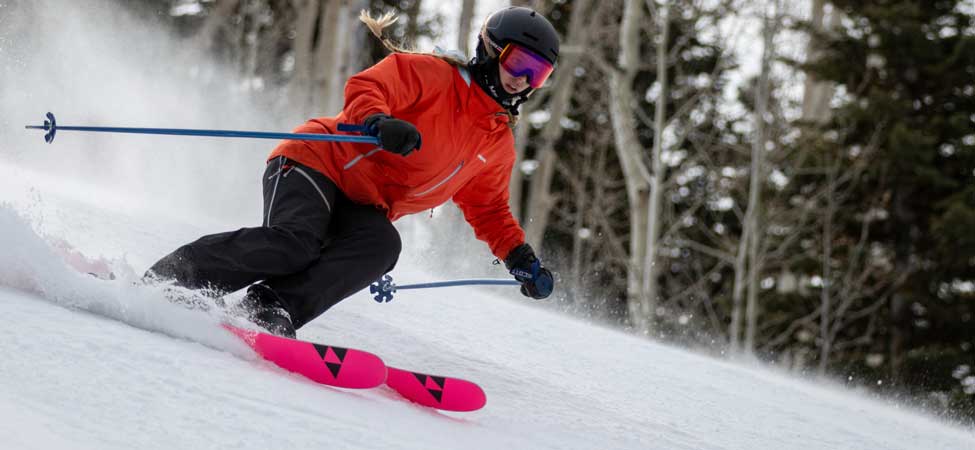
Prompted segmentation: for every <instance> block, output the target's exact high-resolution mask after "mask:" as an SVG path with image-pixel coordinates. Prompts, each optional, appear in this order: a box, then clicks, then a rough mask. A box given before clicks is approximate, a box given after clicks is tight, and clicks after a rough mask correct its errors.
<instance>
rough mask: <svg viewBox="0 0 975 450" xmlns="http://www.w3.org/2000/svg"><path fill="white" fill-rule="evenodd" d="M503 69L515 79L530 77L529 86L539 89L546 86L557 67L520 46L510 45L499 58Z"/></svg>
mask: <svg viewBox="0 0 975 450" xmlns="http://www.w3.org/2000/svg"><path fill="white" fill-rule="evenodd" d="M498 61H499V62H500V63H501V67H504V70H506V71H508V73H510V74H511V75H513V76H515V77H521V76H526V75H527V76H528V84H529V85H530V86H531V87H532V89H538V88H540V87H542V85H543V84H545V80H547V79H548V77H549V75H551V74H552V71H553V70H555V67H553V66H552V63H550V62H548V61H547V60H546V59H545V58H542V57H541V56H539V55H538V54H537V53H535V52H533V51H531V50H528V49H527V48H524V47H522V46H520V45H518V44H508V45H506V46H505V47H504V51H502V52H501V56H500V57H498Z"/></svg>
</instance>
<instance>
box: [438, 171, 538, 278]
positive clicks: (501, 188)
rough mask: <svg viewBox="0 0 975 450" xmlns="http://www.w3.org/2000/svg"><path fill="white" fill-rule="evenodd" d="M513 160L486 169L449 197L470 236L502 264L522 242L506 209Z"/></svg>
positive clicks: (522, 238)
mask: <svg viewBox="0 0 975 450" xmlns="http://www.w3.org/2000/svg"><path fill="white" fill-rule="evenodd" d="M513 156H514V155H512V158H511V159H510V160H508V161H504V162H499V163H496V164H492V165H491V166H490V167H486V168H485V169H484V170H482V171H481V173H479V174H477V175H476V176H475V177H474V178H472V179H471V180H470V181H468V182H467V184H466V185H464V187H462V188H461V189H460V190H459V191H457V193H456V194H454V197H453V200H454V203H456V204H457V206H458V207H460V209H461V211H462V212H463V213H464V218H465V219H467V222H468V223H469V224H471V227H473V228H474V235H475V236H477V238H478V239H479V240H481V241H484V242H487V244H488V246H490V247H491V253H493V254H494V255H495V256H497V257H498V258H500V259H502V260H503V259H504V258H505V257H506V256H508V252H510V251H511V250H512V249H513V248H515V247H517V246H519V245H521V244H522V243H524V242H525V231H524V230H523V229H522V228H521V225H519V224H518V221H517V220H515V218H514V216H513V215H512V214H511V208H510V207H509V206H508V198H509V196H510V193H509V192H508V183H509V181H510V180H511V169H512V167H513V166H514V158H513Z"/></svg>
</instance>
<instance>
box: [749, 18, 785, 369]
mask: <svg viewBox="0 0 975 450" xmlns="http://www.w3.org/2000/svg"><path fill="white" fill-rule="evenodd" d="M774 7H775V12H774V16H770V15H769V13H768V12H766V14H765V19H764V28H763V32H762V34H763V37H764V44H763V49H762V69H761V73H760V74H759V79H758V86H757V89H756V90H755V137H754V139H753V140H752V155H751V156H752V164H751V170H750V178H749V185H748V208H747V209H746V211H745V226H744V227H743V232H742V234H743V235H747V237H743V240H744V241H745V243H746V245H745V246H743V247H745V248H747V251H748V256H747V279H748V295H747V303H746V305H745V341H744V347H743V349H742V350H744V352H745V354H748V355H752V354H754V352H755V334H756V329H757V328H758V313H759V307H758V295H759V290H760V286H759V277H760V276H761V271H762V258H761V257H760V256H759V254H758V253H759V249H760V248H761V243H762V236H763V231H762V230H763V229H764V226H763V223H762V222H763V221H762V213H761V211H762V209H763V206H762V187H763V185H764V180H765V152H766V148H765V145H766V143H767V142H769V139H768V127H767V126H766V125H767V124H766V123H765V121H766V118H765V116H766V114H767V113H768V102H769V95H770V89H771V88H770V84H771V80H770V77H771V74H770V73H769V72H770V71H771V70H772V67H771V66H772V60H773V59H774V58H775V55H774V53H775V49H774V47H773V39H774V37H775V34H776V32H777V29H778V24H779V17H780V14H781V12H780V11H779V5H778V2H776V4H775V5H774ZM740 249H741V248H740Z"/></svg>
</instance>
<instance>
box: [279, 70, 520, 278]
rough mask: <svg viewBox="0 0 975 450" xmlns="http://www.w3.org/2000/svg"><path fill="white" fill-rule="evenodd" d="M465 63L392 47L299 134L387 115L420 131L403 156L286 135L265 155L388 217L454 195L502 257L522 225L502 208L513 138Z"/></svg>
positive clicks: (499, 110) (481, 235)
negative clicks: (339, 106)
mask: <svg viewBox="0 0 975 450" xmlns="http://www.w3.org/2000/svg"><path fill="white" fill-rule="evenodd" d="M469 80H470V77H469V75H467V72H466V69H460V68H457V67H455V66H453V65H451V64H450V63H448V62H446V61H443V60H441V59H440V58H437V57H435V56H430V55H415V54H403V53H394V54H391V55H389V56H387V57H386V58H385V59H383V60H382V61H380V62H379V63H378V64H376V65H374V66H372V67H370V68H368V69H366V70H364V71H362V72H361V73H359V74H357V75H355V76H353V77H351V78H350V79H349V80H348V82H347V83H346V85H345V107H344V108H343V110H342V112H341V113H339V114H338V115H337V116H335V117H323V118H317V119H312V120H309V121H308V122H307V123H305V124H304V125H301V126H299V127H297V128H295V130H294V132H295V133H333V134H334V133H338V129H337V127H338V124H339V123H351V124H361V123H362V122H363V121H364V120H365V119H366V117H369V116H370V115H373V114H376V113H384V114H388V115H390V116H393V117H395V118H397V119H402V120H406V121H408V122H410V123H412V124H413V125H415V126H416V128H417V129H418V130H419V132H420V136H421V137H422V146H421V148H420V150H419V151H415V152H413V153H411V154H410V155H409V156H406V157H403V156H400V155H397V154H393V153H390V152H386V151H382V150H381V149H379V148H376V146H375V145H372V144H357V143H346V142H308V141H293V140H288V141H283V142H282V143H281V144H279V145H278V146H277V148H275V149H274V151H273V152H272V153H271V156H270V157H269V158H275V157H277V156H282V155H283V156H285V157H286V158H289V159H293V160H295V161H298V162H299V163H301V164H304V165H306V166H309V167H312V168H314V169H316V170H318V171H320V172H322V173H323V174H325V175H326V176H327V177H328V178H329V179H331V180H332V181H333V182H335V184H336V185H337V186H338V187H339V189H340V190H341V191H342V192H343V193H344V194H345V195H346V196H347V197H349V199H351V200H352V201H354V202H356V203H360V204H370V205H375V206H376V207H378V208H381V209H383V210H385V211H386V212H387V216H388V217H389V219H390V220H396V219H399V218H400V217H403V216H405V215H407V214H414V213H417V212H421V211H426V210H428V209H432V208H434V207H436V206H439V205H441V204H443V203H444V202H446V201H447V200H450V199H453V201H454V203H456V204H457V205H458V206H459V207H460V209H461V211H463V213H464V218H465V219H466V220H467V222H468V223H470V224H471V226H472V227H473V228H474V234H475V235H476V236H477V238H478V239H480V240H482V241H485V242H487V244H488V245H489V246H490V247H491V252H492V253H493V254H494V255H496V256H498V257H499V258H501V259H504V258H505V257H506V256H507V255H508V252H510V251H511V250H512V249H513V248H515V247H517V246H518V245H521V244H522V243H523V242H524V240H525V233H524V231H523V230H522V228H521V226H520V225H519V224H518V221H517V220H515V218H514V217H513V216H512V215H511V210H510V209H509V207H508V196H509V192H508V182H509V179H510V178H511V170H512V167H513V166H514V161H515V152H514V136H513V134H512V133H511V129H510V128H508V116H507V114H505V112H504V110H503V109H502V108H501V106H500V105H498V104H497V102H495V101H494V100H493V99H491V97H488V95H487V94H486V93H484V91H482V90H481V88H480V87H479V86H477V85H476V84H471V83H470V81H469Z"/></svg>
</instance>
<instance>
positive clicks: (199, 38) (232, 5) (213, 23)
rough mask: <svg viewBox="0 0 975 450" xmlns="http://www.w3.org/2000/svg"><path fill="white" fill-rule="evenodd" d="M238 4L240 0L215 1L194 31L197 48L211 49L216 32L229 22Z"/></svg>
mask: <svg viewBox="0 0 975 450" xmlns="http://www.w3.org/2000/svg"><path fill="white" fill-rule="evenodd" d="M238 4H240V0H219V1H217V2H216V4H215V5H214V6H213V9H212V10H210V12H209V14H207V17H206V19H205V20H204V21H203V25H201V26H200V29H199V31H197V32H196V37H195V38H194V39H195V40H196V47H197V48H202V49H204V51H210V50H212V49H213V47H214V44H215V41H216V38H217V34H218V33H219V32H220V29H221V28H222V27H224V26H225V25H226V24H228V23H230V22H231V20H230V16H232V15H233V14H234V11H235V10H236V9H237V5H238Z"/></svg>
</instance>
